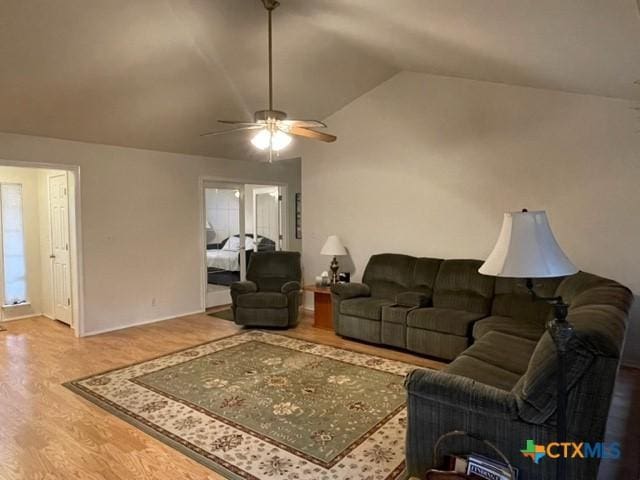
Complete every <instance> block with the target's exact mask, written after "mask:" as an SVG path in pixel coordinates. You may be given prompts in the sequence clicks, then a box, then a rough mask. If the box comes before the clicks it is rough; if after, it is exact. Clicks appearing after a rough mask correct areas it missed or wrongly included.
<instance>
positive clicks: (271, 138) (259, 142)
mask: <svg viewBox="0 0 640 480" xmlns="http://www.w3.org/2000/svg"><path fill="white" fill-rule="evenodd" d="M251 143H252V144H253V146H254V147H256V148H258V149H260V150H267V149H268V148H269V147H271V150H273V151H274V152H278V151H280V150H282V149H284V148H286V147H287V146H288V145H289V144H290V143H291V136H290V135H287V134H286V133H284V132H283V131H282V130H276V131H275V132H271V131H270V130H269V129H267V128H263V129H262V130H260V131H259V132H258V133H256V134H255V135H254V136H253V138H252V139H251Z"/></svg>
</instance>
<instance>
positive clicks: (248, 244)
mask: <svg viewBox="0 0 640 480" xmlns="http://www.w3.org/2000/svg"><path fill="white" fill-rule="evenodd" d="M255 246H256V242H254V241H253V238H251V237H249V236H247V237H244V248H245V250H254V249H255Z"/></svg>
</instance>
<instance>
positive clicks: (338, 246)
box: [320, 235, 347, 284]
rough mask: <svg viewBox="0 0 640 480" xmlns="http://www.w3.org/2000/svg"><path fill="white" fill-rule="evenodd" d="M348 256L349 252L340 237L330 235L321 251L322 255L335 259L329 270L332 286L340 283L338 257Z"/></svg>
mask: <svg viewBox="0 0 640 480" xmlns="http://www.w3.org/2000/svg"><path fill="white" fill-rule="evenodd" d="M346 254H347V250H346V249H345V248H344V245H342V242H341V241H340V237H338V236H337V235H329V238H327V241H326V242H324V246H323V247H322V250H320V255H329V256H330V257H331V256H332V257H333V260H331V265H330V266H329V268H330V269H331V283H332V284H333V283H337V282H338V268H340V267H339V265H338V260H337V259H336V257H338V256H340V255H346Z"/></svg>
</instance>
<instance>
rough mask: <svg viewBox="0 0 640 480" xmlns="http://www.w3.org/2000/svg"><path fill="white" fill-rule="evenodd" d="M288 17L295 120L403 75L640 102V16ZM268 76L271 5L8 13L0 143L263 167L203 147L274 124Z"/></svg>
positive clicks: (476, 9)
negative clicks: (52, 143)
mask: <svg viewBox="0 0 640 480" xmlns="http://www.w3.org/2000/svg"><path fill="white" fill-rule="evenodd" d="M281 4H282V5H281V7H280V8H279V9H278V10H276V12H275V13H274V48H275V52H274V55H275V56H274V68H275V92H274V93H275V107H276V108H278V109H281V110H285V111H286V112H288V113H289V115H290V116H291V117H295V118H316V119H323V118H325V117H327V116H328V115H330V114H331V113H333V112H335V111H336V110H338V109H340V108H341V107H342V106H344V105H346V104H347V103H349V102H350V101H352V100H353V99H355V98H356V97H358V96H360V95H362V94H363V93H365V92H366V91H368V90H370V89H371V88H373V87H374V86H376V85H378V84H379V83H381V82H382V81H384V80H385V79H387V78H389V77H390V76H392V75H394V74H395V73H397V72H398V71H401V70H412V71H418V72H427V73H435V74H443V75H452V76H460V77H466V78H472V79H479V80H489V81H495V82H503V83H510V84H516V85H526V86H532V87H540V88H551V89H558V90H564V91H569V92H576V93H585V94H594V95H604V96H611V97H619V98H625V99H633V100H640V12H639V11H638V5H637V4H636V0H607V1H602V0H518V1H514V0H313V1H311V0H281ZM266 73H267V63H266V16H265V11H264V10H263V8H262V5H261V2H260V1H259V0H90V1H87V0H55V1H52V0H3V1H2V2H0V131H5V132H15V133H24V134H31V135H42V136H50V137H57V138H64V139H73V140H80V141H86V142H97V143H106V144H112V145H122V146H130V147H139V148H149V149H155V150H164V151H171V152H183V153H194V154H203V155H211V156H220V157H229V158H249V159H250V158H259V157H258V156H257V155H256V154H255V152H254V150H253V149H252V148H248V145H247V137H246V136H245V135H244V134H230V135H228V136H222V137H209V138H201V137H200V136H199V134H200V133H202V132H206V131H211V130H215V129H222V128H224V127H223V126H221V125H218V124H217V123H216V120H217V119H239V120H240V119H251V117H252V114H253V112H254V111H255V110H259V109H262V108H265V102H266V93H267V92H266ZM634 82H635V83H634ZM381 113H382V114H383V112H381ZM363 122H366V119H363ZM329 131H330V129H329Z"/></svg>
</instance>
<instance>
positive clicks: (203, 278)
mask: <svg viewBox="0 0 640 480" xmlns="http://www.w3.org/2000/svg"><path fill="white" fill-rule="evenodd" d="M207 183H228V184H242V185H243V186H244V185H265V186H272V187H280V189H281V195H282V198H283V202H282V213H281V215H282V226H281V228H282V231H284V232H286V233H287V235H283V237H284V238H283V243H282V249H283V250H284V249H286V248H288V246H289V238H288V233H289V217H288V210H287V202H286V201H284V199H288V198H289V197H288V195H289V184H288V183H287V182H278V181H272V180H264V179H257V178H251V177H244V178H240V177H222V176H215V175H201V176H200V178H199V179H198V192H199V194H198V198H199V199H200V201H199V203H200V215H199V219H200V221H199V223H198V228H199V229H200V249H201V252H202V257H201V258H202V261H201V262H200V307H201V308H202V311H203V312H206V311H207V284H208V276H207V253H206V252H207V233H206V228H205V225H206V223H207V218H206V213H205V207H206V204H205V188H207V187H206V184H207ZM241 195H244V188H243V189H242V193H241ZM244 200H245V202H246V199H244ZM241 217H242V222H243V223H244V212H243V214H242V215H241ZM245 229H246V228H245Z"/></svg>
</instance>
